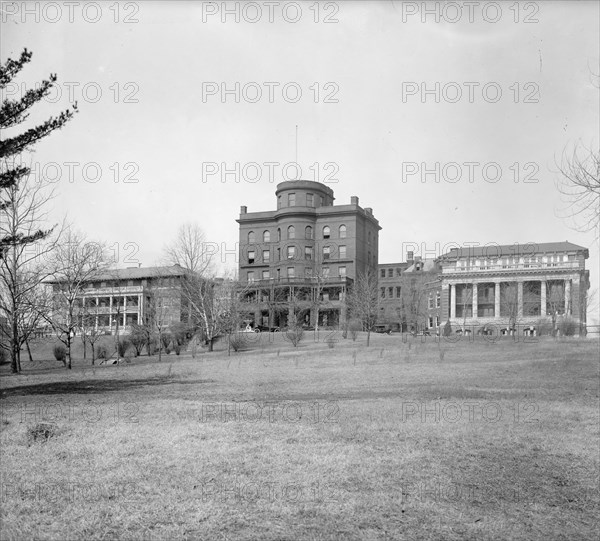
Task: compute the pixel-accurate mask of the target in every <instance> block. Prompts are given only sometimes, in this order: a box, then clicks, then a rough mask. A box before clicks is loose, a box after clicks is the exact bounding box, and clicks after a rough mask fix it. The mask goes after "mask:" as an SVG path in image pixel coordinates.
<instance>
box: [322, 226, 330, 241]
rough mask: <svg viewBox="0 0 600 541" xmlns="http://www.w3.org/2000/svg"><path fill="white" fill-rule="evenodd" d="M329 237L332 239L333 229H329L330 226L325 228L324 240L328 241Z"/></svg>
mask: <svg viewBox="0 0 600 541" xmlns="http://www.w3.org/2000/svg"><path fill="white" fill-rule="evenodd" d="M329 237H331V229H329V226H328V225H326V226H325V227H324V228H323V238H324V239H328V238H329Z"/></svg>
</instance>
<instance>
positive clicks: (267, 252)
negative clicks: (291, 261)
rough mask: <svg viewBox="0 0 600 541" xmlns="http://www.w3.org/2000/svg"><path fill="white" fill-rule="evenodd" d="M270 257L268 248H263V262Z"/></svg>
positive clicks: (266, 261) (267, 260)
mask: <svg viewBox="0 0 600 541" xmlns="http://www.w3.org/2000/svg"><path fill="white" fill-rule="evenodd" d="M270 259H271V252H270V251H269V250H263V263H268V262H269V260H270Z"/></svg>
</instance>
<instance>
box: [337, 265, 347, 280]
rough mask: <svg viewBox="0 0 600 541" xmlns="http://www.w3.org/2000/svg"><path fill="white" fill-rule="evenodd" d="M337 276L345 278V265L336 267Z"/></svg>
mask: <svg viewBox="0 0 600 541" xmlns="http://www.w3.org/2000/svg"><path fill="white" fill-rule="evenodd" d="M338 276H339V277H340V278H345V277H346V267H339V268H338Z"/></svg>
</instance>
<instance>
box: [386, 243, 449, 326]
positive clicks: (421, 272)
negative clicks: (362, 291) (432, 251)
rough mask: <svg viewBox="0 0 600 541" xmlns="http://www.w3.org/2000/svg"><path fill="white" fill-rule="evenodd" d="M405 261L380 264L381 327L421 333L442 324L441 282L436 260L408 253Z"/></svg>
mask: <svg viewBox="0 0 600 541" xmlns="http://www.w3.org/2000/svg"><path fill="white" fill-rule="evenodd" d="M406 259H407V260H406V261H404V262H401V263H386V264H381V265H379V275H378V277H379V317H378V318H377V321H378V323H379V324H382V325H386V326H387V327H389V328H390V329H391V330H393V331H400V330H402V331H403V332H406V331H408V332H420V331H423V330H424V329H435V328H437V327H438V326H439V324H440V322H441V311H440V310H441V297H440V296H441V281H440V273H439V265H438V263H437V261H436V260H435V259H422V258H421V257H419V256H416V257H415V256H413V252H410V251H409V252H408V253H407V255H406Z"/></svg>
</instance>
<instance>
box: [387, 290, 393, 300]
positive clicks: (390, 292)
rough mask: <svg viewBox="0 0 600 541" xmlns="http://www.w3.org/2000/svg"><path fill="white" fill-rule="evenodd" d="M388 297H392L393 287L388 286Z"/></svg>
mask: <svg viewBox="0 0 600 541" xmlns="http://www.w3.org/2000/svg"><path fill="white" fill-rule="evenodd" d="M388 297H389V298H390V299H393V298H394V288H393V287H388Z"/></svg>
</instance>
